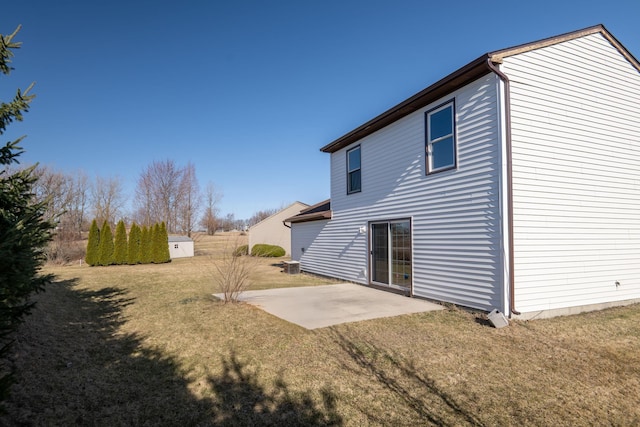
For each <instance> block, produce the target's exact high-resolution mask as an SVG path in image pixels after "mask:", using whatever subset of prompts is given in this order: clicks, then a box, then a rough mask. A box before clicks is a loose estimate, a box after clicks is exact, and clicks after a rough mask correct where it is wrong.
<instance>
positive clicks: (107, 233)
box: [98, 221, 114, 265]
mask: <svg viewBox="0 0 640 427" xmlns="http://www.w3.org/2000/svg"><path fill="white" fill-rule="evenodd" d="M113 251H114V246H113V234H111V227H109V223H108V222H107V221H105V222H104V224H103V225H102V230H101V231H100V246H99V250H98V265H111V264H113Z"/></svg>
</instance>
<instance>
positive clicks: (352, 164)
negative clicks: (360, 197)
mask: <svg viewBox="0 0 640 427" xmlns="http://www.w3.org/2000/svg"><path fill="white" fill-rule="evenodd" d="M360 190H362V175H361V171H360V146H359V145H358V146H357V147H355V148H352V149H351V150H349V151H347V194H351V193H357V192H359V191H360Z"/></svg>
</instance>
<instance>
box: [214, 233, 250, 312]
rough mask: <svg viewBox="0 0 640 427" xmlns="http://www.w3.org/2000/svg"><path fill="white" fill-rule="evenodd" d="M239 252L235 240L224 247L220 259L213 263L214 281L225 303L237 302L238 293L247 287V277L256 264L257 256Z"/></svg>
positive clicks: (248, 283)
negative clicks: (228, 246)
mask: <svg viewBox="0 0 640 427" xmlns="http://www.w3.org/2000/svg"><path fill="white" fill-rule="evenodd" d="M240 252H241V251H240V244H239V242H237V241H236V242H235V244H234V246H233V247H232V248H226V249H225V251H224V253H223V255H222V259H221V260H219V261H217V262H216V263H215V269H216V273H214V282H215V283H216V285H217V287H218V290H219V291H220V292H221V293H222V295H223V300H224V302H225V304H226V303H228V302H232V303H235V302H238V297H239V296H240V294H241V293H242V292H244V291H245V290H247V288H248V287H249V285H250V282H249V277H250V276H251V273H252V272H253V270H254V269H255V268H256V265H257V264H256V259H257V258H254V257H249V256H243V255H240Z"/></svg>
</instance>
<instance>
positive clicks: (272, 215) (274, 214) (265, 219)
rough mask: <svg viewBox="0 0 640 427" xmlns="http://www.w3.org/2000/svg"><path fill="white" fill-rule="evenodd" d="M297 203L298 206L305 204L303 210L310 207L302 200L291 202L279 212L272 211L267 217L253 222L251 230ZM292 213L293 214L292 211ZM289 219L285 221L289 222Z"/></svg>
mask: <svg viewBox="0 0 640 427" xmlns="http://www.w3.org/2000/svg"><path fill="white" fill-rule="evenodd" d="M296 205H298V206H304V207H303V208H301V209H302V210H304V209H308V206H309V205H308V204H306V203H302V202H300V201H295V202H293V203H291V204H290V205H289V206H287V207H285V208H282V209H280V210H278V211H277V212H274V213H272V214H271V215H269V216H268V217H266V218H264V219H262V220H260V222H257V223H255V224H253V225H252V226H251V227H249V230H251V229H252V228H255V227H256V226H257V225H260V224H262V223H263V222H267V221H269V220H270V219H271V218H273V217H274V216H276V215H278V214H280V213H281V212H282V211H286V210H287V209H289V208H291V207H293V206H296ZM302 210H300V209H298V211H299V212H302ZM290 214H291V213H290ZM288 221H289V220H288V219H285V222H288Z"/></svg>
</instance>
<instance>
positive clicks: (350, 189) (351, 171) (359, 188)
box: [347, 145, 362, 194]
mask: <svg viewBox="0 0 640 427" xmlns="http://www.w3.org/2000/svg"><path fill="white" fill-rule="evenodd" d="M356 150H358V156H359V157H360V166H359V167H357V168H353V169H351V168H350V165H349V153H351V152H353V151H356ZM356 171H360V187H358V188H357V189H355V190H354V189H352V188H351V174H352V173H353V172H356ZM361 191H362V150H361V148H360V145H357V146H355V147H353V148H351V149H349V150H347V194H354V193H359V192H361Z"/></svg>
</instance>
